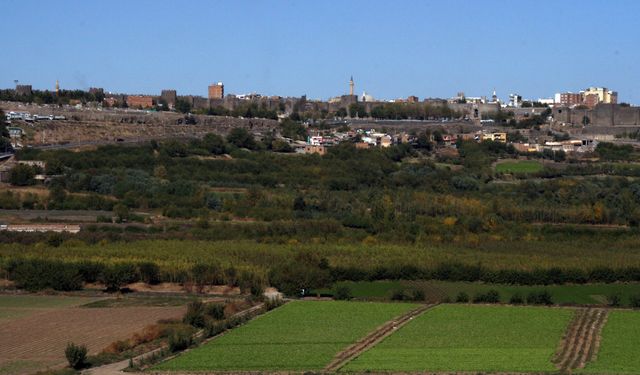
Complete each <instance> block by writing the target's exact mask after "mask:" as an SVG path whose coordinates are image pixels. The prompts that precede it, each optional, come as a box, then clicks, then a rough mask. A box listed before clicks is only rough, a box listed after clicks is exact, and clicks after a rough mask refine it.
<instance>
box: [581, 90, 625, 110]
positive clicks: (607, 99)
mask: <svg viewBox="0 0 640 375" xmlns="http://www.w3.org/2000/svg"><path fill="white" fill-rule="evenodd" d="M583 95H584V97H585V99H586V98H587V96H589V95H593V98H592V99H591V100H590V102H595V104H598V103H605V104H618V93H617V92H615V91H611V90H609V89H607V88H606V87H589V88H588V89H586V90H584V91H583ZM585 104H586V105H588V106H589V104H588V103H586V100H585ZM595 104H594V106H595Z"/></svg>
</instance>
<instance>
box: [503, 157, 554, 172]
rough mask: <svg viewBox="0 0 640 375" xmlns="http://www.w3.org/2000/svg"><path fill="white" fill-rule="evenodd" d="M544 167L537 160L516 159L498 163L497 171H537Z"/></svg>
mask: <svg viewBox="0 0 640 375" xmlns="http://www.w3.org/2000/svg"><path fill="white" fill-rule="evenodd" d="M543 168H544V167H543V166H542V164H540V162H539V161H537V160H514V161H505V162H501V163H498V164H496V172H501V173H536V172H540V171H542V169H543Z"/></svg>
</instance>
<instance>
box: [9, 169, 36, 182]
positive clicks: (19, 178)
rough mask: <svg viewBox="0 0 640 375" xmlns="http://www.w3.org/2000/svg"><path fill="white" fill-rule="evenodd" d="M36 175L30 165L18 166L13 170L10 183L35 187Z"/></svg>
mask: <svg viewBox="0 0 640 375" xmlns="http://www.w3.org/2000/svg"><path fill="white" fill-rule="evenodd" d="M35 175H36V173H35V171H34V169H33V168H32V167H31V166H30V165H26V164H18V165H16V166H15V167H13V168H12V169H11V172H10V174H9V182H10V183H11V184H12V185H15V186H27V185H33V184H34V183H35V180H34V179H33V178H34V177H35Z"/></svg>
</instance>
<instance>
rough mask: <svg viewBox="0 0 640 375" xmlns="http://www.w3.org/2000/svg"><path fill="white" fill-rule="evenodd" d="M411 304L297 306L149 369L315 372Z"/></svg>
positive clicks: (305, 303)
mask: <svg viewBox="0 0 640 375" xmlns="http://www.w3.org/2000/svg"><path fill="white" fill-rule="evenodd" d="M415 307H417V305H412V304H396V303H393V304H391V303H386V304H385V303H364V302H340V301H297V302H290V303H288V304H286V305H284V306H282V307H280V308H278V309H276V310H273V311H271V312H269V313H267V314H265V315H263V316H260V317H258V318H256V319H255V320H253V321H251V322H249V323H248V324H246V325H244V326H241V327H239V328H237V329H234V330H232V331H231V332H229V333H228V334H225V335H223V336H221V337H219V338H217V339H215V340H213V341H211V342H209V343H207V344H205V345H203V346H201V347H199V348H197V349H194V350H191V351H189V352H186V353H185V354H183V355H181V356H179V357H177V358H175V359H173V360H170V361H168V362H165V363H161V364H160V365H158V366H156V367H155V370H160V371H223V370H227V371H233V370H236V371H240V370H259V371H279V370H319V369H322V368H324V367H325V366H326V365H327V364H328V363H329V362H330V361H331V360H332V359H333V358H334V356H335V355H336V354H337V353H338V352H340V351H341V350H343V349H345V348H346V347H347V346H349V345H350V344H352V343H353V342H355V341H357V340H358V339H360V338H362V337H364V336H365V335H366V334H367V333H369V332H370V331H372V330H374V329H375V328H376V327H378V326H380V325H382V324H383V323H384V322H386V321H388V320H390V319H393V318H394V317H397V316H399V315H402V314H403V313H405V312H407V311H409V310H411V309H413V308H415Z"/></svg>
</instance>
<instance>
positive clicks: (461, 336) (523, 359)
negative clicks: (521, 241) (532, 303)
mask: <svg viewBox="0 0 640 375" xmlns="http://www.w3.org/2000/svg"><path fill="white" fill-rule="evenodd" d="M572 316H573V311H572V310H571V309H557V308H555V309H550V308H539V307H509V306H456V305H441V306H437V307H435V308H433V309H431V310H429V311H427V312H426V313H424V314H423V315H421V316H420V317H418V318H416V319H414V320H413V321H412V322H410V323H409V324H407V325H406V326H404V327H402V328H400V329H399V330H398V331H397V332H395V333H394V334H393V335H391V336H389V337H387V338H386V339H385V340H384V341H382V342H381V343H380V344H378V345H377V346H375V347H374V348H372V349H371V350H369V351H367V352H365V353H363V354H362V355H361V356H360V357H358V358H356V359H355V360H354V361H352V362H350V363H348V364H347V365H346V366H345V367H344V368H343V370H345V371H367V370H371V371H517V372H527V371H554V370H556V368H555V366H554V364H553V363H552V362H551V360H552V357H553V355H554V353H555V351H556V349H557V347H558V344H559V342H560V340H561V338H562V336H563V333H564V331H565V329H566V327H567V325H568V323H569V321H570V319H571V317H572Z"/></svg>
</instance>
